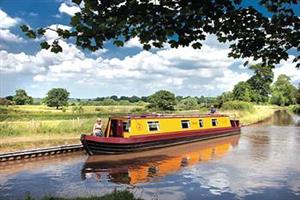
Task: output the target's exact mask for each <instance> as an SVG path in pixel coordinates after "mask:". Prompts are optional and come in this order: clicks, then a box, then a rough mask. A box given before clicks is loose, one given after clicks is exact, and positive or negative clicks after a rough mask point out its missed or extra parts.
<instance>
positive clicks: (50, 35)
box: [44, 24, 71, 41]
mask: <svg viewBox="0 0 300 200" xmlns="http://www.w3.org/2000/svg"><path fill="white" fill-rule="evenodd" d="M48 28H50V29H53V30H56V29H58V28H60V29H63V30H70V29H71V27H70V26H66V25H62V24H52V25H50V26H48ZM53 30H49V29H48V30H46V32H45V34H44V36H45V39H46V40H48V41H49V40H54V39H57V38H58V35H57V33H56V32H55V31H53Z"/></svg>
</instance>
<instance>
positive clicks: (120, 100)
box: [0, 64, 300, 112]
mask: <svg viewBox="0 0 300 200" xmlns="http://www.w3.org/2000/svg"><path fill="white" fill-rule="evenodd" d="M250 69H252V70H253V72H254V74H253V76H251V77H250V78H249V79H248V80H247V81H241V82H239V83H237V84H236V85H235V86H234V88H233V90H232V91H229V92H224V93H222V94H221V95H219V96H217V97H204V96H200V97H197V96H194V97H192V96H186V97H184V96H175V94H173V93H172V92H170V91H167V90H160V91H157V92H155V93H154V94H152V95H150V96H142V97H138V96H120V97H118V96H117V95H113V96H108V97H97V98H95V99H79V98H77V99H70V98H69V95H70V93H69V92H68V91H67V90H66V89H64V88H53V89H51V90H49V91H48V93H47V96H46V97H45V98H44V99H42V101H40V103H44V104H46V105H47V106H49V107H55V108H56V109H59V108H61V109H63V107H65V106H68V105H71V106H79V107H78V108H80V106H85V105H94V106H110V105H132V104H134V105H144V106H146V109H148V110H150V111H151V110H153V111H156V110H159V111H164V110H166V111H168V110H170V111H172V110H197V109H199V108H201V107H209V106H211V105H214V106H216V107H219V108H220V107H222V106H223V104H224V103H226V102H232V101H238V102H252V103H255V104H266V103H271V104H275V105H279V106H289V105H293V104H300V84H299V87H298V89H297V88H296V87H295V86H294V85H293V84H292V83H291V80H290V78H289V77H288V76H286V75H283V74H281V75H279V76H278V78H277V80H276V81H275V82H274V83H273V78H274V74H273V72H272V67H269V66H263V65H261V64H257V65H252V66H251V67H250ZM33 103H35V104H36V102H34V100H33V98H32V97H31V96H28V95H27V93H26V91H25V90H23V89H18V90H16V94H15V95H14V96H7V97H5V98H0V105H7V106H8V105H25V104H33ZM228 105H229V104H228ZM230 105H233V104H230ZM234 106H235V107H236V106H238V105H234ZM299 107H300V106H299ZM79 111H80V109H77V110H76V112H79ZM74 112H75V111H74Z"/></svg>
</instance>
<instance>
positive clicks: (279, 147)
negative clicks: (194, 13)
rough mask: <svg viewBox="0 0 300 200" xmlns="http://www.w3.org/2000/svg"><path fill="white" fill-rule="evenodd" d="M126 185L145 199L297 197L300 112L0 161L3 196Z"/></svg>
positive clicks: (93, 191)
mask: <svg viewBox="0 0 300 200" xmlns="http://www.w3.org/2000/svg"><path fill="white" fill-rule="evenodd" d="M126 188H127V189H129V190H131V191H132V192H133V193H134V194H135V195H136V196H137V197H141V198H144V199H162V200H168V199H170V200H176V199H178V200H179V199H222V200H224V199H225V200H226V199H250V200H252V199H253V200H254V199H264V200H267V199H272V200H274V199H275V200H276V199H278V200H279V199H282V200H288V199H291V200H293V199H295V200H296V199H297V200H299V199H300V117H299V116H292V115H289V114H288V113H286V112H284V111H281V112H277V113H275V115H274V116H273V117H272V118H270V119H268V120H267V121H264V122H262V123H260V124H256V125H252V126H248V127H243V128H242V131H241V135H236V136H230V137H224V138H218V139H214V140H209V141H202V142H197V143H191V144H186V145H181V146H176V147H170V148H163V149H158V150H152V151H146V152H141V153H134V154H127V155H117V156H92V157H88V156H87V155H85V154H84V153H82V152H77V153H71V154H65V155H60V156H52V157H48V158H33V159H30V160H26V161H12V162H9V163H0V199H1V200H2V199H24V198H25V196H26V195H27V194H30V195H31V196H33V197H35V198H41V197H43V196H45V195H51V196H58V197H77V196H95V195H98V196H99V195H103V194H105V193H107V192H111V191H113V190H114V189H126Z"/></svg>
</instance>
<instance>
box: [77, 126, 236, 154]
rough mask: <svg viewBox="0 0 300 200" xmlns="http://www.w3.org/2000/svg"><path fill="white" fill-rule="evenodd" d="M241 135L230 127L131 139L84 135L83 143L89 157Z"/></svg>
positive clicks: (234, 128)
mask: <svg viewBox="0 0 300 200" xmlns="http://www.w3.org/2000/svg"><path fill="white" fill-rule="evenodd" d="M239 133H240V127H230V128H214V129H206V130H196V131H180V132H174V133H161V134H152V135H147V136H135V137H130V138H122V137H98V136H92V135H82V136H81V142H82V144H83V146H84V148H85V150H86V151H87V153H88V154H89V155H94V154H122V153H128V152H134V151H144V150H149V149H155V148H162V147H167V146H173V145H179V144H185V143H189V142H196V141H200V140H206V139H211V138H216V137H225V136H229V135H235V134H239Z"/></svg>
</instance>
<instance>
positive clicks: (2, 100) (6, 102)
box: [0, 98, 15, 112]
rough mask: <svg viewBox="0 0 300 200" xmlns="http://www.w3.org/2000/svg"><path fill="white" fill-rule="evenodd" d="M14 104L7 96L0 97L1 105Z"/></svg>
mask: <svg viewBox="0 0 300 200" xmlns="http://www.w3.org/2000/svg"><path fill="white" fill-rule="evenodd" d="M14 104H15V102H13V101H11V100H9V99H7V98H0V105H2V106H9V105H14ZM1 112H2V110H1Z"/></svg>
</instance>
